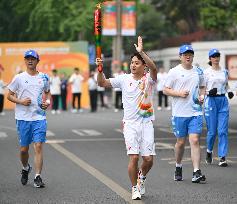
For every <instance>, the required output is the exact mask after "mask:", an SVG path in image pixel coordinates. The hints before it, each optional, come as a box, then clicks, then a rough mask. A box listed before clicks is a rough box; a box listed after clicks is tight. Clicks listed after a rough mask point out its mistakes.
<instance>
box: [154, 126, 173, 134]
mask: <svg viewBox="0 0 237 204" xmlns="http://www.w3.org/2000/svg"><path fill="white" fill-rule="evenodd" d="M158 130H160V131H162V132H168V133H173V131H172V130H171V129H170V128H163V127H160V128H159V127H158Z"/></svg>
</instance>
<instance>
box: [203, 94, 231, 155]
mask: <svg viewBox="0 0 237 204" xmlns="http://www.w3.org/2000/svg"><path fill="white" fill-rule="evenodd" d="M205 119H206V124H207V138H206V140H207V149H208V150H209V151H212V150H213V146H214V143H215V139H216V134H217V133H218V156H219V157H224V156H226V155H227V152H228V122H229V103H228V99H227V98H226V97H225V96H217V97H209V96H207V98H206V99H205Z"/></svg>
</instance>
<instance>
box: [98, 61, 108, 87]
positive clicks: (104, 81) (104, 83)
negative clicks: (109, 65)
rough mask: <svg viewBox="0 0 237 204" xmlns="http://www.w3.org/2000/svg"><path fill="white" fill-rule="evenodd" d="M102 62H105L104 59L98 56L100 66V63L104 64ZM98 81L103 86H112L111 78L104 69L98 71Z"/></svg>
mask: <svg viewBox="0 0 237 204" xmlns="http://www.w3.org/2000/svg"><path fill="white" fill-rule="evenodd" d="M102 64H103V61H102V60H101V59H100V58H96V65H97V66H98V65H102ZM97 83H98V85H99V86H101V87H105V88H112V85H111V83H110V80H109V79H106V78H105V75H104V73H103V70H102V72H98V75H97Z"/></svg>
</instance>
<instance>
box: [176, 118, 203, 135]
mask: <svg viewBox="0 0 237 204" xmlns="http://www.w3.org/2000/svg"><path fill="white" fill-rule="evenodd" d="M202 125H203V119H202V115H199V116H192V117H175V116H173V117H172V127H173V132H174V135H175V136H176V137H178V138H179V137H186V136H188V135H189V134H198V135H200V134H201V133H202Z"/></svg>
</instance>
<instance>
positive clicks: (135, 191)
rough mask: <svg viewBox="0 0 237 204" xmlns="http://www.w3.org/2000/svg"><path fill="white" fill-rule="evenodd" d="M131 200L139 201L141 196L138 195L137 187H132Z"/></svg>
mask: <svg viewBox="0 0 237 204" xmlns="http://www.w3.org/2000/svg"><path fill="white" fill-rule="evenodd" d="M132 199H133V200H141V194H140V192H139V190H138V187H137V186H133V187H132Z"/></svg>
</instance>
